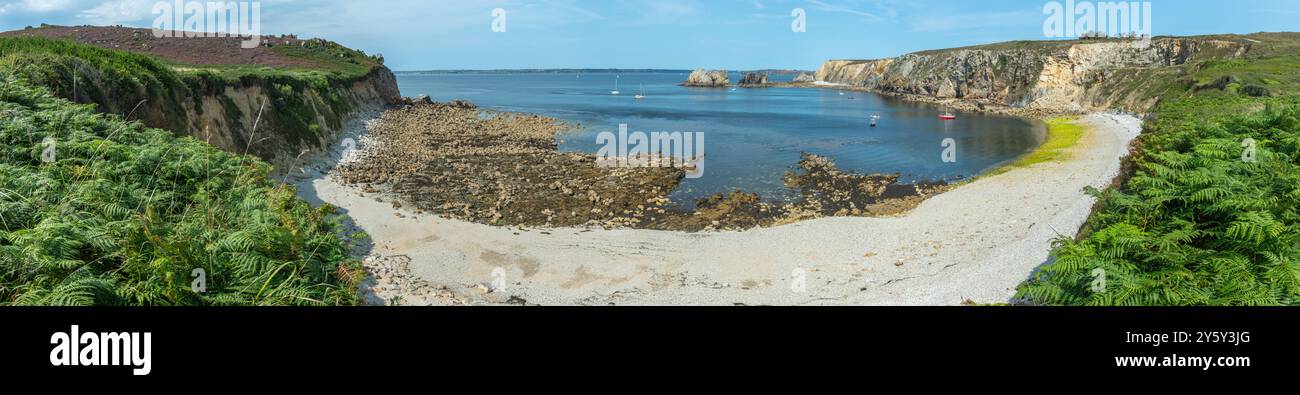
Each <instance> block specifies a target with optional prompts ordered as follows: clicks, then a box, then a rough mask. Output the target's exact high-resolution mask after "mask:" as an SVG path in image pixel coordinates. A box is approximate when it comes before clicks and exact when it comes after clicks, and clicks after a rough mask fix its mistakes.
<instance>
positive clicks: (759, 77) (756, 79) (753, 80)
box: [740, 72, 767, 88]
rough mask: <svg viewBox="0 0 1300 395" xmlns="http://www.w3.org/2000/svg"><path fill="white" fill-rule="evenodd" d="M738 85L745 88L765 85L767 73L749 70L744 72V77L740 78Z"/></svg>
mask: <svg viewBox="0 0 1300 395" xmlns="http://www.w3.org/2000/svg"><path fill="white" fill-rule="evenodd" d="M740 86H742V87H746V88H759V87H764V86H767V73H759V72H751V73H745V78H743V79H741V80H740Z"/></svg>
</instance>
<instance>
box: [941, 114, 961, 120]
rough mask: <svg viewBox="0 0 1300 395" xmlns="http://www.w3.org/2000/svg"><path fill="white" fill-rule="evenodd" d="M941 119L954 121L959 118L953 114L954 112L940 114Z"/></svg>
mask: <svg viewBox="0 0 1300 395" xmlns="http://www.w3.org/2000/svg"><path fill="white" fill-rule="evenodd" d="M939 119H942V120H945V121H952V120H955V119H957V116H956V115H952V113H947V114H943V115H940V116H939Z"/></svg>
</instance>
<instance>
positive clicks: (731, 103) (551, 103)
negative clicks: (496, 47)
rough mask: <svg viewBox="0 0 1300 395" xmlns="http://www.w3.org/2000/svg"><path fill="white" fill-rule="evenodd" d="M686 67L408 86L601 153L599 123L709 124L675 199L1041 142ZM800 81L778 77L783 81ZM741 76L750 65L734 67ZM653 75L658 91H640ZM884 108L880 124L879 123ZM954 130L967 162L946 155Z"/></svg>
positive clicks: (957, 167)
mask: <svg viewBox="0 0 1300 395" xmlns="http://www.w3.org/2000/svg"><path fill="white" fill-rule="evenodd" d="M685 79H686V75H685V74H684V73H637V74H618V76H617V80H618V81H619V86H618V88H619V90H620V91H621V92H622V95H619V96H614V95H611V94H610V91H611V90H613V89H614V84H615V80H616V76H615V74H612V73H597V74H581V75H579V74H573V73H569V74H553V73H520V74H488V73H485V74H464V73H454V74H453V73H448V74H399V75H398V77H397V82H398V86H399V87H400V88H401V90H402V94H403V95H406V96H418V95H421V94H426V95H429V96H430V97H431V98H433V100H435V101H448V100H453V99H465V100H469V101H471V102H473V103H475V104H477V105H479V106H480V107H485V108H490V109H495V110H504V111H520V112H531V113H538V114H543V115H547V116H551V117H556V118H559V119H564V120H567V121H570V122H575V123H578V124H580V125H581V127H580V128H579V130H577V131H575V132H573V133H569V134H566V135H564V136H562V138H561V139H560V148H561V149H562V150H567V151H580V152H589V153H595V152H597V150H599V149H600V148H601V145H598V144H597V142H596V135H597V134H598V133H600V132H606V131H607V132H614V133H617V132H618V126H619V124H627V125H628V128H629V130H631V131H643V132H647V133H649V132H662V131H670V132H671V131H681V132H697V133H703V134H704V137H705V142H704V145H705V148H704V153H705V166H704V173H703V175H702V177H700V178H698V179H687V180H685V181H684V182H683V183H682V186H681V187H680V188H679V190H678V191H676V192H675V193H674V195H673V196H672V198H673V199H674V200H675V201H678V202H681V203H684V204H687V205H689V204H690V203H691V202H693V201H694V200H695V199H697V198H702V197H707V196H709V195H713V194H716V193H723V192H730V191H732V190H736V189H740V190H744V191H748V192H757V193H759V194H760V195H762V196H764V198H766V199H769V200H781V199H790V198H793V195H792V194H791V193H790V191H788V190H787V189H786V188H785V187H784V185H783V184H782V182H781V178H782V175H784V174H785V173H786V172H787V171H789V170H790V169H791V168H792V166H793V165H794V164H795V162H797V161H798V160H799V157H800V153H803V152H809V153H814V154H818V155H823V156H827V157H830V158H832V159H834V160H835V162H836V163H837V164H838V166H839V168H840V169H842V170H851V171H856V172H863V173H888V174H893V173H899V174H902V175H903V179H902V181H903V182H920V181H955V180H961V179H965V178H971V177H974V176H977V175H979V174H981V173H984V172H986V171H988V170H991V169H993V168H996V167H997V166H999V165H1001V164H1004V163H1006V162H1008V161H1010V160H1014V159H1015V158H1017V157H1019V156H1021V155H1024V154H1026V153H1028V152H1029V151H1031V150H1032V149H1034V148H1035V147H1037V146H1038V145H1039V144H1041V143H1042V141H1043V139H1044V138H1045V135H1046V133H1045V129H1044V128H1043V126H1042V125H1041V124H1039V123H1037V122H1031V121H1027V120H1022V119H1017V118H1012V117H1003V116H991V115H980V114H969V113H960V112H958V113H955V115H957V116H958V117H959V118H958V119H957V120H956V121H948V122H945V121H941V120H940V119H939V115H940V114H942V113H943V112H945V110H944V109H942V108H939V107H935V106H932V105H929V104H920V103H912V102H906V101H902V100H898V99H894V98H891V97H886V96H880V95H876V94H869V93H861V92H840V91H837V90H834V89H795V88H769V89H735V90H734V91H733V90H730V89H723V88H713V89H710V88H684V87H679V86H677V84H678V83H681V82H682V81H684V80H685ZM783 79H784V80H789V76H785V77H784V78H782V77H780V76H776V77H774V78H773V80H776V81H780V80H783ZM732 80H733V81H738V80H739V76H738V75H735V74H733V75H732ZM642 86H644V90H645V94H646V96H647V98H646V99H645V100H640V101H638V100H635V99H634V98H633V95H635V94H636V93H637V92H639V91H640V90H641V89H642ZM872 114H877V115H880V116H881V118H880V121H879V124H878V126H877V127H875V128H872V127H870V126H869V118H870V116H871V115H872ZM945 139H952V140H953V141H954V142H955V143H956V145H955V147H956V161H955V162H952V163H948V162H945V161H944V160H943V153H944V150H945V146H944V141H945Z"/></svg>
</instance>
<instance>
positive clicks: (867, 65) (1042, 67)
mask: <svg viewBox="0 0 1300 395" xmlns="http://www.w3.org/2000/svg"><path fill="white" fill-rule="evenodd" d="M1250 48H1251V44H1250V42H1248V41H1235V40H1215V39H1204V38H1161V39H1156V40H1154V41H1152V42H1150V43H1149V45H1141V44H1140V43H1138V42H1136V41H1119V40H1113V41H1104V42H1088V43H1080V42H1050V41H1049V42H1018V43H1008V44H995V45H989V46H981V47H970V48H957V49H948V50H937V51H926V52H918V53H913V54H907V55H903V56H900V57H897V58H892V59H880V60H832V61H828V62H826V63H825V64H823V65H822V67H821V68H820V69H819V70H818V71H817V74H816V79H817V80H818V81H825V82H828V83H837V84H844V85H849V86H858V87H866V88H868V89H871V90H875V91H878V92H882V93H896V94H903V95H918V96H924V97H931V98H935V99H966V100H975V101H979V102H982V103H990V104H996V105H1004V106H1009V107H1015V108H1027V109H1044V110H1051V111H1094V110H1106V109H1119V110H1125V111H1132V112H1145V111H1147V110H1148V109H1150V107H1151V106H1153V105H1154V104H1155V102H1156V101H1157V100H1159V98H1158V97H1155V96H1153V94H1152V91H1153V90H1155V89H1156V88H1158V86H1156V84H1158V83H1159V81H1158V79H1155V78H1152V75H1153V73H1156V72H1159V70H1161V69H1162V68H1166V67H1169V66H1178V65H1182V64H1185V63H1187V62H1189V61H1192V60H1196V59H1203V58H1236V57H1241V56H1245V54H1246V53H1247V52H1249V51H1250Z"/></svg>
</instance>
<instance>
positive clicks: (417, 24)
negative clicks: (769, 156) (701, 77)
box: [0, 0, 1300, 70]
mask: <svg viewBox="0 0 1300 395" xmlns="http://www.w3.org/2000/svg"><path fill="white" fill-rule="evenodd" d="M1080 1H1082V0H1080ZM157 2H158V1H157V0H0V29H3V30H14V29H21V28H22V27H23V26H27V25H38V24H40V23H51V24H60V25H79V24H96V25H103V24H122V25H128V26H139V27H149V26H150V25H152V23H153V21H154V19H155V16H154V15H153V13H152V8H153V6H154V5H155V4H156V3H157ZM1062 2H1064V0H1062ZM1045 3H1047V1H1046V0H1032V1H1027V0H987V1H982V0H949V1H939V0H263V1H261V4H262V12H261V14H262V31H263V33H265V34H280V33H296V34H299V35H300V36H304V37H323V38H327V39H330V40H334V41H338V42H341V43H343V44H345V45H348V46H351V47H355V48H359V49H363V50H365V51H367V52H369V53H382V54H384V55H385V57H386V58H387V61H388V64H389V66H390V67H392V68H394V69H396V70H421V69H490V68H560V67H591V68H607V67H609V68H674V69H690V68H729V69H733V70H745V69H760V68H797V69H815V68H816V67H817V66H819V65H820V64H821V62H822V61H824V60H827V59H845V58H854V59H857V58H880V57H891V56H897V55H899V54H903V53H907V52H912V51H917V50H924V49H934V48H945V47H954V46H965V45H974V44H982V43H989V42H997V41H1007V40H1017V39H1034V40H1037V39H1044V38H1045V37H1044V34H1043V21H1044V18H1045V16H1044V15H1043V6H1044V4H1045ZM1152 3H1153V7H1152V19H1153V30H1154V32H1155V34H1157V35H1192V34H1210V33H1225V32H1231V33H1250V32H1257V31H1300V0H1238V1H1223V0H1154V1H1152ZM496 8H501V9H503V10H505V11H506V28H507V31H506V32H504V33H493V32H492V30H491V26H492V22H493V16H492V10H493V9H496ZM795 8H802V9H803V10H805V11H806V14H807V19H806V21H807V32H804V33H794V32H792V31H791V22H792V21H793V20H794V18H793V17H792V16H791V12H792V10H794V9H795Z"/></svg>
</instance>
